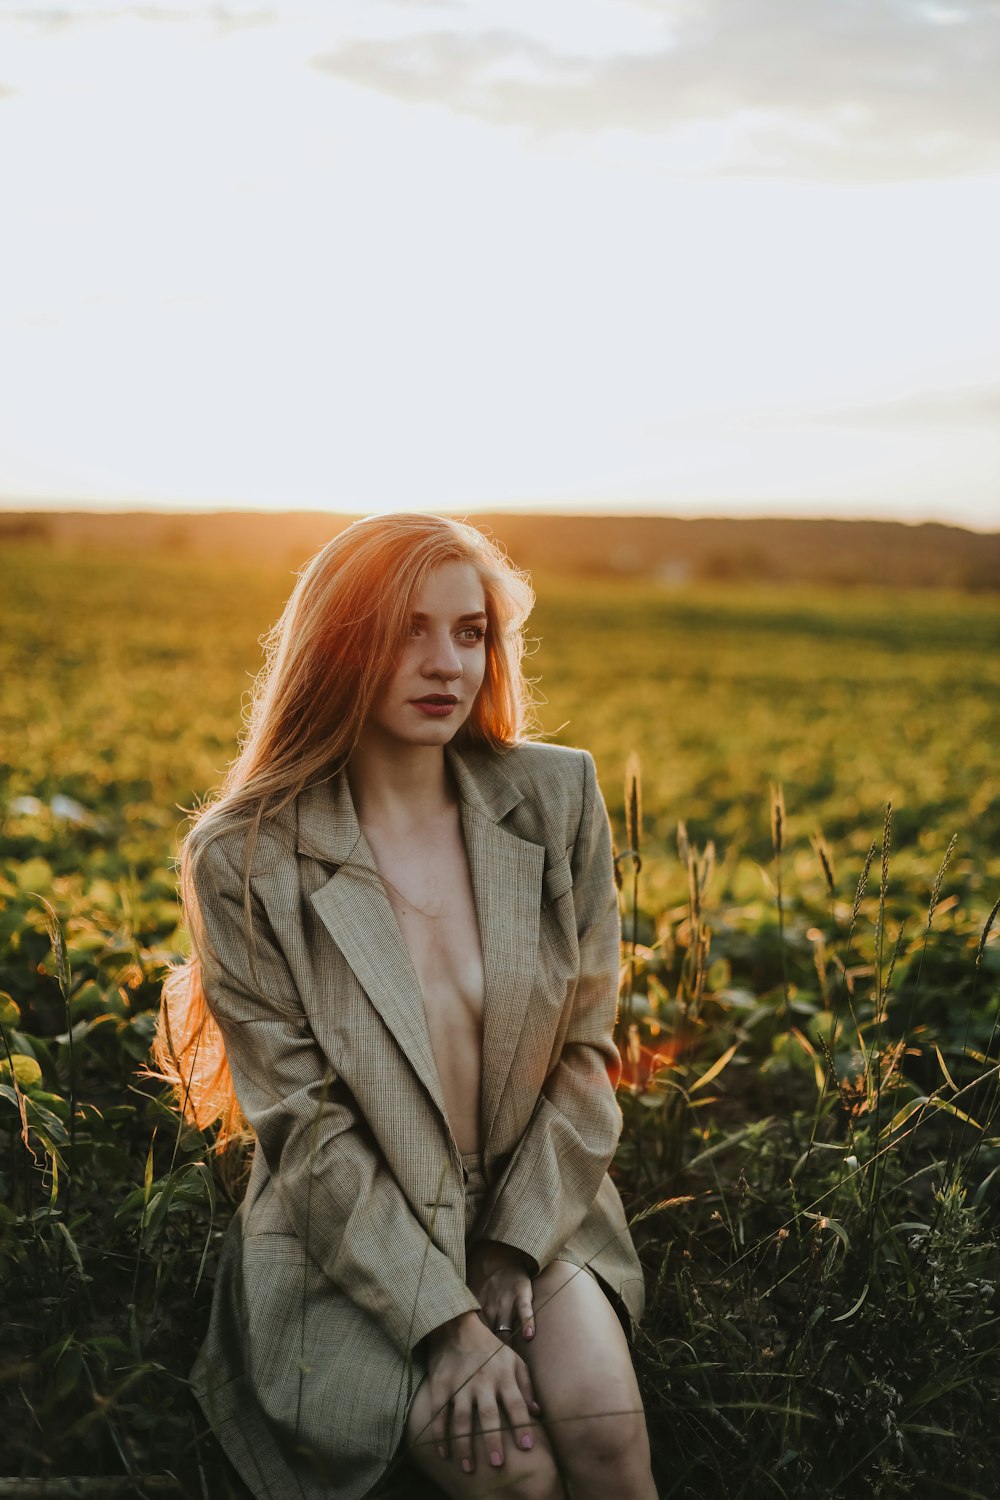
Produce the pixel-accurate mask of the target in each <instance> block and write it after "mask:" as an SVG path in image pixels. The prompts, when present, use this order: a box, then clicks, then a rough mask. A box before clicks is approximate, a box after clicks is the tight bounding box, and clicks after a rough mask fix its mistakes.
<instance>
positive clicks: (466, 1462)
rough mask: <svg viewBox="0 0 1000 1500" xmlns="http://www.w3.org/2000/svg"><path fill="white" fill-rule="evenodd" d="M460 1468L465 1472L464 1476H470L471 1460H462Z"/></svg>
mask: <svg viewBox="0 0 1000 1500" xmlns="http://www.w3.org/2000/svg"><path fill="white" fill-rule="evenodd" d="M462 1468H463V1469H464V1470H465V1472H466V1474H471V1473H472V1459H471V1458H463V1459H462Z"/></svg>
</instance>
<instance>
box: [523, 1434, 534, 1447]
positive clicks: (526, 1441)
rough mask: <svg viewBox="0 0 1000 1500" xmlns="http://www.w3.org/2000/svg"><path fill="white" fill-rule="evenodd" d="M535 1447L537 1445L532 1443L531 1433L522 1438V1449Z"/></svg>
mask: <svg viewBox="0 0 1000 1500" xmlns="http://www.w3.org/2000/svg"><path fill="white" fill-rule="evenodd" d="M534 1446H535V1444H534V1442H533V1441H532V1437H531V1433H530V1432H526V1433H524V1434H523V1436H522V1438H521V1447H522V1448H533V1447H534Z"/></svg>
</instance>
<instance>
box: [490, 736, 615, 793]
mask: <svg viewBox="0 0 1000 1500" xmlns="http://www.w3.org/2000/svg"><path fill="white" fill-rule="evenodd" d="M499 753H500V764H501V765H502V767H503V770H504V773H505V774H507V775H509V776H510V778H511V780H513V781H524V782H526V783H528V784H530V785H532V786H536V787H538V788H539V789H540V790H544V791H545V792H546V793H547V794H555V795H558V794H559V793H560V792H563V793H565V794H566V795H568V796H575V797H579V795H580V793H581V791H582V790H583V789H584V788H585V785H586V782H587V780H588V778H589V777H591V776H593V774H594V761H593V757H592V756H591V754H590V751H589V750H583V749H581V748H580V747H579V746H577V745H554V744H552V743H551V742H549V741H547V740H521V741H519V742H518V743H517V744H515V745H511V746H510V747H509V748H508V749H506V750H504V751H501V752H499Z"/></svg>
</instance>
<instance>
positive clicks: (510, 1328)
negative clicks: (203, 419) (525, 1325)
mask: <svg viewBox="0 0 1000 1500" xmlns="http://www.w3.org/2000/svg"><path fill="white" fill-rule="evenodd" d="M492 1327H493V1332H494V1333H495V1334H496V1336H497V1338H498V1339H501V1340H502V1341H503V1342H504V1343H505V1344H506V1343H509V1341H510V1340H511V1338H513V1336H514V1329H515V1322H514V1304H513V1301H512V1299H511V1298H510V1297H509V1296H508V1297H504V1298H502V1299H498V1300H497V1304H496V1312H495V1314H494V1317H493V1324H492Z"/></svg>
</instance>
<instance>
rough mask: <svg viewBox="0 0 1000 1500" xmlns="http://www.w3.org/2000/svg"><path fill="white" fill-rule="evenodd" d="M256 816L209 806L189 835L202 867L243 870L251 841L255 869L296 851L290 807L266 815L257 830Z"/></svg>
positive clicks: (192, 852) (219, 870) (193, 854)
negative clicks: (255, 825) (272, 814)
mask: <svg viewBox="0 0 1000 1500" xmlns="http://www.w3.org/2000/svg"><path fill="white" fill-rule="evenodd" d="M255 821H256V819H255V817H254V815H253V813H251V812H247V811H244V810H240V811H236V810H231V809H229V808H226V807H219V808H218V809H215V808H214V807H213V808H210V809H208V810H207V811H206V812H205V813H203V814H202V816H201V817H200V818H199V819H198V821H197V822H196V823H195V825H194V827H193V828H192V829H191V831H190V833H189V834H188V835H187V840H186V842H187V846H188V849H189V852H190V855H191V857H192V859H193V860H195V861H196V862H197V864H198V865H199V866H207V867H208V868H209V869H211V870H212V871H213V872H214V873H216V874H224V873H225V872H226V870H227V867H228V869H230V870H233V871H240V872H242V869H243V862H244V858H245V854H246V849H247V844H248V841H249V845H250V849H251V864H252V867H253V868H257V867H258V866H261V865H263V866H264V867H267V866H270V865H271V864H273V862H274V860H275V859H276V858H280V857H281V856H282V855H289V854H292V855H294V853H295V825H294V816H289V814H288V812H287V810H285V811H283V812H281V813H278V814H277V815H276V816H272V817H266V816H265V817H264V818H263V819H262V820H261V821H260V823H259V826H258V827H257V830H256V833H254V824H255Z"/></svg>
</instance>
